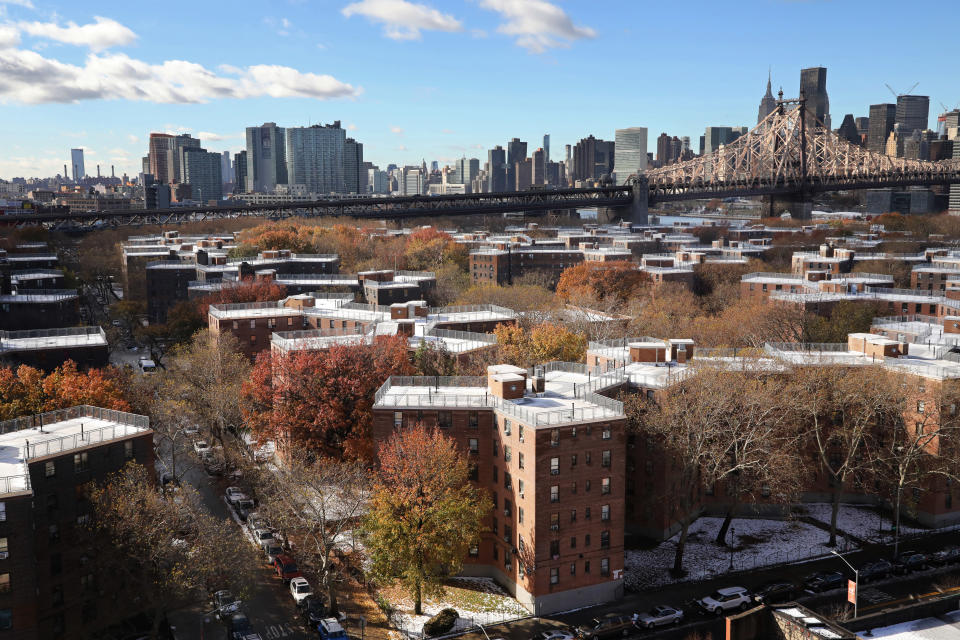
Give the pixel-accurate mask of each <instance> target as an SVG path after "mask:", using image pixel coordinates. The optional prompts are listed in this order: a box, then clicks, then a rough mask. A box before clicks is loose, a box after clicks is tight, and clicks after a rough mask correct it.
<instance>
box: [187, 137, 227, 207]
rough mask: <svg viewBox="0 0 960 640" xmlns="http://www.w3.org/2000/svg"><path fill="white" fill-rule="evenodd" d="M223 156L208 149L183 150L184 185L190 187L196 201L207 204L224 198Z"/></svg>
mask: <svg viewBox="0 0 960 640" xmlns="http://www.w3.org/2000/svg"><path fill="white" fill-rule="evenodd" d="M222 167H223V156H222V155H220V154H219V153H212V152H208V151H207V150H206V149H195V148H192V147H191V148H187V149H184V150H183V180H182V182H183V184H188V185H190V189H191V194H192V197H193V199H194V200H197V201H198V202H201V203H204V204H206V203H207V202H209V201H211V200H220V199H221V198H222V197H223V173H222Z"/></svg>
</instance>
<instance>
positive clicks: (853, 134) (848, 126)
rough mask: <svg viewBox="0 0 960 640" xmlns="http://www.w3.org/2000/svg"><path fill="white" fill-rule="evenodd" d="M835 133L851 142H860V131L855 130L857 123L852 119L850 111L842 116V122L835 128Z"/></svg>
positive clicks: (857, 143) (856, 143)
mask: <svg viewBox="0 0 960 640" xmlns="http://www.w3.org/2000/svg"><path fill="white" fill-rule="evenodd" d="M837 135H838V136H840V137H841V138H843V139H844V140H846V141H847V142H849V143H851V144H855V145H859V144H860V132H859V131H857V123H856V121H854V119H853V114H852V113H848V114H847V115H845V116H843V122H841V123H840V128H839V129H837Z"/></svg>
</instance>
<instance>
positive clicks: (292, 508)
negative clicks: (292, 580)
mask: <svg viewBox="0 0 960 640" xmlns="http://www.w3.org/2000/svg"><path fill="white" fill-rule="evenodd" d="M247 478H248V479H249V480H250V481H251V483H252V485H253V486H254V488H255V491H256V493H257V497H258V498H259V500H260V507H258V513H259V514H260V515H262V516H263V517H264V518H265V519H266V520H267V522H269V523H270V525H271V526H272V527H274V528H276V529H277V530H278V531H280V532H281V533H282V534H283V535H284V537H285V543H286V544H288V545H289V544H290V542H291V541H292V540H293V541H296V545H297V550H298V559H299V561H300V562H301V563H302V564H303V565H304V566H306V567H308V568H310V569H312V570H313V571H314V572H315V573H316V574H317V576H318V577H319V579H320V582H321V584H322V585H323V588H324V590H325V591H326V592H327V597H328V598H329V606H330V610H331V611H333V612H336V611H337V587H338V584H340V583H341V582H342V581H343V580H345V579H347V575H346V568H347V561H348V557H349V556H350V555H351V554H352V553H353V552H354V547H353V529H354V527H355V526H356V525H357V520H358V518H359V517H360V516H361V515H362V513H363V510H364V508H365V506H366V502H367V498H368V494H369V484H368V476H367V472H366V470H365V469H364V467H363V466H361V465H359V464H357V463H352V462H341V461H337V460H329V459H323V460H321V459H314V458H311V457H308V456H306V455H300V454H295V455H293V456H292V457H290V458H288V459H286V460H285V461H284V462H283V463H282V464H279V465H277V466H276V467H270V468H269V469H267V468H265V467H255V468H253V469H250V470H249V471H247ZM291 539H292V540H291Z"/></svg>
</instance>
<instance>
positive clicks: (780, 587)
mask: <svg viewBox="0 0 960 640" xmlns="http://www.w3.org/2000/svg"><path fill="white" fill-rule="evenodd" d="M796 593H797V585H795V584H793V583H792V582H787V581H785V580H774V581H773V582H767V583H764V584H762V585H760V587H758V588H757V589H755V590H754V592H753V599H754V600H755V601H756V602H765V603H767V604H771V603H777V602H788V601H790V600H793V598H794V596H795V595H796Z"/></svg>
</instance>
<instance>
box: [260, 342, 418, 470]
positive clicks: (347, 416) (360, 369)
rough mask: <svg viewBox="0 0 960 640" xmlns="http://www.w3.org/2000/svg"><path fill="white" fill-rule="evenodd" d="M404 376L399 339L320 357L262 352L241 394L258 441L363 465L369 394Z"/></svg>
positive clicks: (368, 451) (368, 444)
mask: <svg viewBox="0 0 960 640" xmlns="http://www.w3.org/2000/svg"><path fill="white" fill-rule="evenodd" d="M411 371H412V367H411V365H410V361H409V359H408V357H407V344H406V340H405V339H404V338H403V337H399V336H390V337H384V338H379V339H377V340H376V341H375V342H374V343H373V344H358V345H336V346H333V347H331V348H330V349H327V350H324V351H299V352H295V353H291V354H287V355H280V356H274V355H272V354H270V353H269V352H265V353H262V354H260V357H259V358H258V359H257V362H256V364H255V365H254V368H253V371H252V373H251V374H250V380H249V381H248V382H247V383H246V384H244V386H243V395H244V399H245V401H246V406H245V409H244V411H245V414H246V418H247V421H248V423H249V424H250V425H251V427H252V429H253V432H254V435H255V436H256V437H257V439H258V440H260V441H264V440H274V441H276V442H278V443H281V444H282V445H283V446H293V447H302V448H306V449H308V450H310V451H312V452H315V453H318V454H321V455H324V456H331V457H337V458H343V457H346V458H348V459H354V460H356V459H359V460H367V461H369V460H371V459H372V458H373V442H372V439H371V427H372V423H373V402H374V394H375V393H376V391H377V389H378V388H379V387H380V385H382V384H383V383H384V382H385V381H386V379H387V378H389V377H390V376H392V375H409V374H410V373H411Z"/></svg>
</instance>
